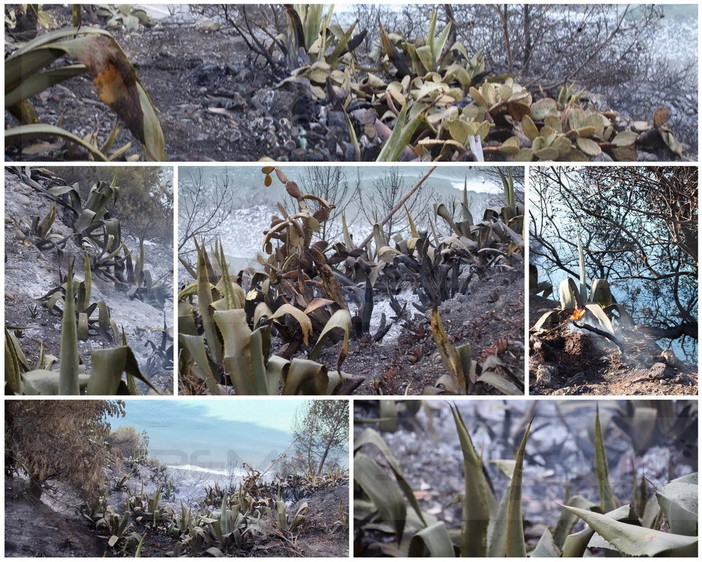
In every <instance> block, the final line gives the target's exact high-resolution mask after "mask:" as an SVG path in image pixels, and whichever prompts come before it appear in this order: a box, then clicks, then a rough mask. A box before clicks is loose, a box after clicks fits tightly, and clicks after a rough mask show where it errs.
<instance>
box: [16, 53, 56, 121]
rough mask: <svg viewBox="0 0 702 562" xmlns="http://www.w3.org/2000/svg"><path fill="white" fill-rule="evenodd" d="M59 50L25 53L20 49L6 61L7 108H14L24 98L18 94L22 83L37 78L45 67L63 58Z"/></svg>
mask: <svg viewBox="0 0 702 562" xmlns="http://www.w3.org/2000/svg"><path fill="white" fill-rule="evenodd" d="M63 54H64V53H63V51H60V50H58V49H38V50H32V51H24V52H23V50H22V49H18V50H17V51H15V52H14V53H13V54H12V55H10V56H9V57H7V59H6V60H5V95H6V96H7V97H6V98H5V107H6V108H8V107H12V106H13V105H15V104H16V103H19V102H20V101H21V100H22V99H25V98H23V97H22V96H20V95H17V94H16V92H17V90H18V89H19V88H21V87H22V82H24V81H25V80H27V79H29V78H31V77H33V76H36V75H37V73H38V72H39V71H40V70H41V69H42V68H44V67H46V66H49V65H50V64H51V63H52V62H54V61H55V60H56V59H58V58H60V57H62V56H63ZM8 98H9V99H8Z"/></svg>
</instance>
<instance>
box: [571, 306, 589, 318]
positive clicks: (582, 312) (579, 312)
mask: <svg viewBox="0 0 702 562" xmlns="http://www.w3.org/2000/svg"><path fill="white" fill-rule="evenodd" d="M586 312H587V308H578V309H576V310H574V311H573V314H571V315H570V320H580V319H581V318H582V317H583V316H585V313H586Z"/></svg>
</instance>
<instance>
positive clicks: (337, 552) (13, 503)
mask: <svg viewBox="0 0 702 562" xmlns="http://www.w3.org/2000/svg"><path fill="white" fill-rule="evenodd" d="M142 472H144V471H142ZM146 472H149V471H148V470H147V471H146ZM53 488H54V490H53V492H45V493H44V494H43V496H42V498H41V499H40V500H38V499H36V498H34V497H33V496H31V495H29V494H28V493H26V481H25V480H23V479H22V478H14V479H9V478H8V479H6V482H5V554H6V556H8V557H26V558H28V557H31V558H35V557H38V558H44V557H94V558H97V557H104V556H108V557H114V556H117V557H125V556H133V553H134V548H135V546H136V545H135V544H131V545H130V546H128V547H127V549H126V550H125V549H124V548H123V547H122V545H121V544H120V543H118V545H117V547H116V548H114V549H113V548H111V547H110V546H109V545H108V544H107V539H108V538H109V537H105V536H104V535H105V530H104V529H102V530H97V529H96V528H95V525H94V524H92V523H91V522H90V521H89V520H88V519H87V518H86V517H84V516H82V515H80V513H79V510H78V509H77V507H74V506H77V505H78V504H79V502H78V500H77V499H76V497H75V494H73V493H71V491H70V490H68V489H67V488H66V487H65V486H62V485H61V484H60V483H54V485H53ZM177 489H178V488H176V490H177ZM184 492H187V494H188V495H192V491H190V490H184ZM137 493H138V492H137ZM122 496H124V494H122V495H120V494H119V492H118V491H115V490H113V491H112V492H111V493H110V495H109V499H108V502H109V503H110V505H115V506H117V504H118V503H119V505H122V506H123V504H124V499H123V497H122ZM124 497H126V496H124ZM117 500H119V502H118V501H117ZM305 501H307V503H308V507H309V512H308V515H307V519H306V521H305V522H304V523H303V524H302V525H301V526H300V528H299V529H298V530H297V531H296V532H295V533H293V534H289V535H281V536H279V537H277V536H275V535H268V536H266V537H258V538H256V539H254V540H253V541H252V543H251V544H250V545H249V550H248V551H246V552H242V553H240V555H244V556H247V557H249V556H251V557H273V556H275V557H290V556H304V557H319V558H332V557H345V556H348V516H349V490H348V486H347V485H336V486H332V487H327V488H323V489H321V490H317V491H315V492H313V493H311V494H310V495H309V497H306V498H305ZM161 505H169V506H171V508H172V509H173V510H174V511H175V512H176V513H179V512H180V500H179V497H178V494H172V495H170V499H169V500H165V499H164V501H163V502H162V504H161ZM293 510H296V506H295V505H294V506H291V507H289V508H288V513H289V514H290V512H291V511H293ZM116 511H117V512H121V511H122V509H120V508H119V507H117V509H116ZM293 512H294V511H293ZM144 531H145V530H144V529H142V528H139V529H138V532H139V533H141V534H144ZM145 534H146V539H145V540H144V544H143V547H142V553H141V555H142V556H143V557H166V556H172V553H173V550H174V548H175V542H176V541H175V539H174V538H173V537H171V536H170V535H169V533H168V531H167V529H166V528H165V527H164V526H163V525H159V527H158V528H157V529H156V530H152V529H150V528H149V529H148V530H146V532H145Z"/></svg>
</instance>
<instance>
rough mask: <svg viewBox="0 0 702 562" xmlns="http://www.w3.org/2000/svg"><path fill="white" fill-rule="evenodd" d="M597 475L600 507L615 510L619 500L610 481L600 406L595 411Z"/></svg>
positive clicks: (605, 511)
mask: <svg viewBox="0 0 702 562" xmlns="http://www.w3.org/2000/svg"><path fill="white" fill-rule="evenodd" d="M594 441H595V442H594V445H595V477H596V479H597V488H598V491H599V497H600V509H601V510H602V511H603V512H604V513H609V512H610V511H614V510H615V509H616V508H617V506H618V505H619V501H618V500H617V498H616V496H615V495H614V491H613V490H612V485H611V484H610V482H609V469H608V468H607V453H606V452H605V446H604V438H603V437H602V426H601V425H600V408H599V406H598V407H597V409H596V411H595V437H594Z"/></svg>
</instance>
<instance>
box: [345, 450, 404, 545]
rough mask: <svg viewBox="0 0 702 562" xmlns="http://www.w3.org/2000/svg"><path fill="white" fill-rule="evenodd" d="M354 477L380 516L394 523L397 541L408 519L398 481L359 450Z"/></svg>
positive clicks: (355, 457) (400, 538)
mask: <svg viewBox="0 0 702 562" xmlns="http://www.w3.org/2000/svg"><path fill="white" fill-rule="evenodd" d="M353 467H354V470H353V479H354V482H355V483H356V485H358V486H360V488H361V489H362V490H363V491H364V492H365V494H366V495H367V496H368V497H369V498H370V499H371V501H372V502H373V503H374V504H375V507H376V508H377V510H378V512H379V513H380V518H381V519H382V520H383V521H386V522H388V523H390V524H391V525H393V528H394V530H395V534H396V536H397V543H398V544H400V543H401V542H402V535H403V532H404V529H405V523H406V519H407V508H406V507H405V502H404V500H403V497H402V492H401V491H400V488H399V486H398V485H397V482H395V480H393V479H392V478H390V477H389V476H388V475H387V474H386V473H385V472H384V471H383V469H382V468H380V466H379V465H378V463H376V462H375V461H374V460H373V459H372V458H371V457H369V456H367V455H365V454H364V453H360V452H357V453H356V454H355V455H354V457H353Z"/></svg>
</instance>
